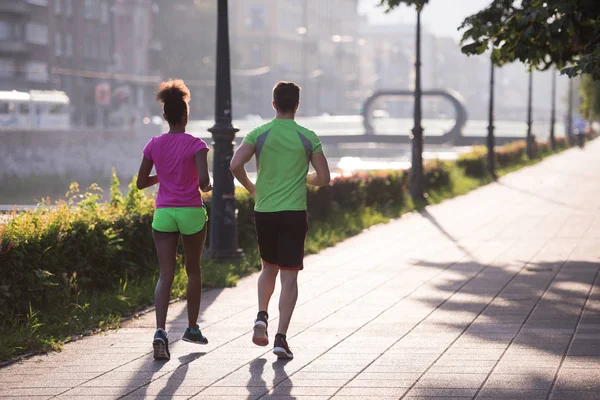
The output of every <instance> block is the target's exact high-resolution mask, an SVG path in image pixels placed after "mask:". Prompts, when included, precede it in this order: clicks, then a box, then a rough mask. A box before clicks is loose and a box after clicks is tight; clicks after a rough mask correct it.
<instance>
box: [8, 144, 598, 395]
mask: <svg viewBox="0 0 600 400" xmlns="http://www.w3.org/2000/svg"><path fill="white" fill-rule="evenodd" d="M599 159H600V141H596V142H594V143H591V144H589V145H588V146H587V148H586V149H585V150H583V151H582V150H580V149H572V150H569V151H568V152H566V153H563V154H561V155H558V156H555V157H552V158H550V159H547V160H546V161H544V162H542V163H540V164H538V165H537V166H534V167H531V168H528V169H525V170H522V171H520V172H517V173H514V174H512V175H509V176H507V177H505V178H504V179H501V180H500V182H499V183H497V184H493V185H489V186H487V187H485V188H482V189H480V190H477V191H474V192H472V193H470V194H469V195H466V196H463V197H460V198H457V199H454V200H451V201H447V202H444V203H443V204H441V205H438V206H434V207H430V208H429V209H428V210H427V211H424V212H423V213H421V214H419V213H414V214H411V215H407V216H405V217H404V218H401V219H399V220H397V221H394V222H392V223H390V224H387V225H383V226H378V227H374V228H372V229H371V230H369V231H368V232H365V233H363V234H361V235H359V236H357V237H354V238H352V239H350V240H348V241H346V242H344V243H342V244H340V245H338V246H336V247H335V248H331V249H328V250H325V251H323V252H322V253H320V254H318V255H315V256H311V257H308V259H307V262H306V268H305V270H304V271H303V272H302V273H301V274H300V285H301V287H300V298H299V301H298V307H297V310H296V313H295V315H294V318H293V320H292V326H291V328H290V332H289V335H288V337H289V342H290V346H291V347H292V350H293V351H294V353H295V355H296V358H295V359H294V360H293V361H291V362H287V363H285V362H281V361H277V360H276V358H275V356H274V355H273V354H271V352H270V348H260V347H256V346H254V345H253V344H252V343H251V340H250V339H251V327H252V322H253V319H254V317H255V313H256V306H255V305H256V293H255V286H256V279H257V276H251V277H249V278H247V279H244V280H242V281H241V282H240V284H239V285H238V286H237V287H236V288H232V289H224V290H211V291H207V292H206V293H205V294H204V296H203V304H202V310H203V311H202V322H201V325H202V329H203V331H204V333H205V334H206V336H207V337H208V338H209V340H210V344H209V345H208V346H203V347H201V346H194V345H192V344H188V343H184V342H182V341H180V340H178V339H179V338H180V337H181V334H182V333H183V330H184V328H185V325H186V315H185V309H184V304H182V303H177V304H174V305H173V306H172V308H171V310H170V321H171V322H170V328H169V329H170V337H171V339H172V342H173V343H172V346H171V356H172V359H171V361H169V362H167V363H164V362H156V361H154V360H153V359H152V355H151V340H152V334H153V331H154V316H153V314H149V315H146V316H145V317H143V318H141V319H139V320H136V321H134V322H131V323H129V324H127V325H126V326H125V327H124V328H123V329H121V330H119V331H116V332H110V333H108V334H105V335H97V336H94V337H90V338H87V339H84V340H80V341H77V342H74V343H72V344H69V345H67V346H65V349H64V351H63V352H62V353H55V354H50V355H47V356H41V357H35V358H32V359H29V360H27V361H25V362H22V363H20V364H18V365H13V366H11V367H8V368H5V369H2V370H0V396H3V397H13V398H17V397H26V398H32V399H38V398H40V399H41V398H60V399H67V398H68V399H78V398H81V399H84V398H85V399H90V398H91V399H117V398H125V399H142V398H151V399H155V398H156V399H163V398H164V399H167V398H175V399H191V398H193V399H249V400H250V399H314V400H317V399H348V400H358V399H409V398H411V399H416V398H421V399H431V398H436V399H453V400H457V399H475V398H476V399H484V398H494V399H500V398H505V399H531V400H535V399H554V400H559V399H569V400H571V399H582V400H584V399H590V400H591V399H600V281H599V270H600V163H599V162H598V160H599ZM277 290H278V289H277ZM273 300H274V302H273V303H272V304H273V305H274V306H273V307H272V308H271V310H270V311H271V314H272V320H271V326H272V327H274V326H276V321H275V320H276V317H277V312H276V309H277V307H276V305H277V299H276V298H275V299H273ZM274 333H275V332H273V331H272V329H271V336H274Z"/></svg>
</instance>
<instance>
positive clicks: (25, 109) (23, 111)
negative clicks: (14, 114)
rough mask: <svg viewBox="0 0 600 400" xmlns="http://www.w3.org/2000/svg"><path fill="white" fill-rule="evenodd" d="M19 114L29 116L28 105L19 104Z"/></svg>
mask: <svg viewBox="0 0 600 400" xmlns="http://www.w3.org/2000/svg"><path fill="white" fill-rule="evenodd" d="M19 114H22V115H29V103H21V104H19Z"/></svg>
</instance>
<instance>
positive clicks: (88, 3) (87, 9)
mask: <svg viewBox="0 0 600 400" xmlns="http://www.w3.org/2000/svg"><path fill="white" fill-rule="evenodd" d="M99 14H100V2H99V0H84V2H83V17H84V18H86V19H98V17H99V16H100V15H99Z"/></svg>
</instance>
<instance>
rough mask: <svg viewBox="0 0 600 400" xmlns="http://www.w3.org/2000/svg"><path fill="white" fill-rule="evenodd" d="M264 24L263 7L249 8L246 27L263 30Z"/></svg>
mask: <svg viewBox="0 0 600 400" xmlns="http://www.w3.org/2000/svg"><path fill="white" fill-rule="evenodd" d="M265 22H266V21H265V7H264V6H263V5H252V6H250V10H249V12H248V18H247V19H246V26H248V27H249V28H252V29H264V28H265V25H266V24H265Z"/></svg>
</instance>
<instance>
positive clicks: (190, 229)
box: [152, 207, 208, 236]
mask: <svg viewBox="0 0 600 400" xmlns="http://www.w3.org/2000/svg"><path fill="white" fill-rule="evenodd" d="M207 221H208V214H207V213H206V208H204V207H165V208H157V209H156V210H155V211H154V218H153V220H152V229H154V230H155V231H157V232H163V233H181V234H182V235H186V236H190V235H195V234H197V233H199V232H201V231H202V230H203V229H204V227H205V226H206V222H207Z"/></svg>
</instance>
